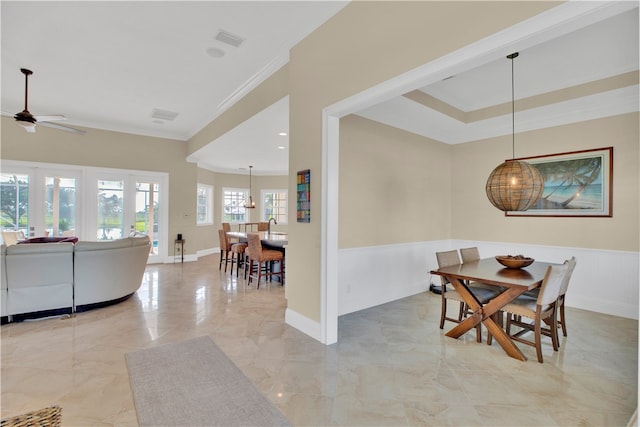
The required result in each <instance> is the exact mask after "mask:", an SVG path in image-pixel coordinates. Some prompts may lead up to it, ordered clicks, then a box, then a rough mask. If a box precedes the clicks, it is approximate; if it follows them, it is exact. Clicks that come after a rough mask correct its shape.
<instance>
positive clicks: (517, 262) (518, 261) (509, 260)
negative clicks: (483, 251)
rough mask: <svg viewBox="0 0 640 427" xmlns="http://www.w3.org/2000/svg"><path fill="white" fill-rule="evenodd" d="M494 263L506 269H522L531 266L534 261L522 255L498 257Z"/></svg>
mask: <svg viewBox="0 0 640 427" xmlns="http://www.w3.org/2000/svg"><path fill="white" fill-rule="evenodd" d="M496 261H498V262H499V263H500V264H502V265H504V266H505V267H507V268H523V267H526V266H528V265H531V264H533V262H534V261H535V259H533V258H529V257H526V256H524V255H498V256H496Z"/></svg>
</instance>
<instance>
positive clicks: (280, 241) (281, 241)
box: [227, 231, 289, 248]
mask: <svg viewBox="0 0 640 427" xmlns="http://www.w3.org/2000/svg"><path fill="white" fill-rule="evenodd" d="M248 234H249V233H246V232H242V231H227V236H229V237H231V238H233V239H237V240H238V241H239V242H244V243H246V242H247V241H248V239H247V235H248ZM253 234H258V235H259V236H260V241H261V242H262V244H263V245H265V246H270V247H274V248H282V247H284V246H286V245H287V243H288V239H289V235H288V234H287V233H282V232H274V231H272V232H271V233H269V232H267V231H256V232H254V233H253Z"/></svg>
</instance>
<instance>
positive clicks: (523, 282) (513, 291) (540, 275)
mask: <svg viewBox="0 0 640 427" xmlns="http://www.w3.org/2000/svg"><path fill="white" fill-rule="evenodd" d="M552 265H558V264H551V263H547V262H540V261H535V262H534V263H533V264H531V265H529V266H527V267H524V268H521V269H512V268H506V267H504V266H503V265H502V264H500V263H499V262H498V261H496V259H495V258H485V259H481V260H479V261H474V262H466V263H464V264H457V265H452V266H448V267H442V268H438V269H437V270H432V271H431V274H437V275H439V276H444V277H446V278H447V279H448V280H449V282H451V284H452V285H453V287H454V289H455V290H456V291H458V292H459V293H460V295H461V296H462V298H463V299H464V301H465V302H466V303H467V305H468V306H469V309H470V310H471V311H472V312H473V313H472V314H470V315H469V316H468V317H467V318H466V319H464V320H463V321H462V322H461V323H459V324H457V325H456V326H455V327H454V328H453V329H451V330H450V331H448V332H447V333H446V335H447V336H448V337H451V338H456V339H457V338H459V337H460V336H462V335H463V334H464V333H466V332H468V331H470V330H471V329H473V328H475V327H476V326H477V325H478V324H479V323H480V322H482V324H483V325H485V326H486V328H487V330H488V331H489V333H491V334H492V335H493V337H494V338H495V339H496V341H498V343H499V344H500V346H502V348H503V349H504V351H505V352H506V353H507V354H508V355H509V356H511V357H513V358H515V359H518V360H523V361H524V360H527V358H526V357H525V355H524V354H523V353H522V351H520V349H519V348H518V347H517V346H516V345H515V343H514V342H513V340H512V339H511V338H510V337H509V335H508V334H507V333H506V332H505V331H504V329H502V327H501V326H500V325H498V323H496V321H495V318H494V314H496V313H498V312H499V311H500V310H501V309H502V308H503V307H504V306H505V305H507V304H508V303H510V302H511V301H513V300H514V299H515V298H517V297H518V295H521V294H522V293H524V292H526V291H528V290H531V289H535V288H537V287H539V286H540V285H541V283H542V280H543V279H544V276H545V273H546V271H547V268H548V267H549V266H552ZM465 281H470V282H480V283H487V284H491V285H497V286H500V287H502V288H503V289H504V291H503V292H501V293H500V294H499V295H498V296H496V297H495V298H493V299H492V300H490V301H489V302H487V303H486V304H484V305H482V304H481V303H480V302H479V301H478V300H477V299H476V297H475V296H474V295H473V294H472V293H471V292H470V291H469V288H468V287H467V285H466V284H465Z"/></svg>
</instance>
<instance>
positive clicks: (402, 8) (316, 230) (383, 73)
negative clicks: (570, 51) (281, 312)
mask: <svg viewBox="0 0 640 427" xmlns="http://www.w3.org/2000/svg"><path fill="white" fill-rule="evenodd" d="M557 4H558V3H552V2H449V1H445V2H352V3H350V4H349V5H347V6H346V7H345V8H344V9H342V10H341V11H340V12H339V13H337V14H336V15H335V16H334V17H333V18H332V19H330V20H329V21H327V22H326V23H325V24H324V25H322V26H321V27H320V28H319V29H318V30H316V31H315V32H314V33H312V34H311V35H310V36H308V37H307V38H305V39H304V40H303V41H302V42H300V43H299V44H298V45H297V46H295V47H294V48H293V49H292V50H291V54H290V62H289V69H288V74H289V96H290V98H289V100H290V104H289V105H290V113H289V114H290V117H289V123H290V128H289V144H290V148H289V170H290V172H291V174H294V173H295V171H298V170H304V169H311V180H312V182H311V193H312V195H311V209H312V210H311V222H310V223H309V224H299V223H293V224H292V225H291V226H290V227H289V248H290V250H289V251H288V252H287V283H288V286H287V299H288V305H289V308H290V309H291V310H293V311H295V312H296V313H298V314H300V315H302V316H304V317H306V318H308V319H311V320H312V321H320V309H321V295H320V291H321V284H320V263H321V253H320V250H321V247H320V246H321V245H320V233H321V222H320V212H321V211H322V209H323V206H322V204H321V200H320V195H321V192H322V186H321V174H322V160H321V159H322V152H321V150H322V109H323V108H325V107H327V106H329V105H331V104H333V103H335V102H337V101H340V100H342V99H345V98H347V97H349V96H351V95H354V94H357V93H359V92H361V91H363V90H366V89H368V88H370V87H372V86H374V85H376V84H378V83H381V82H383V81H385V80H388V79H389V78H392V77H395V76H397V75H399V74H402V73H404V72H407V71H409V70H412V69H414V68H415V67H418V66H420V65H422V64H425V63H427V62H428V61H430V60H433V59H435V58H438V57H441V56H442V55H444V54H447V53H449V52H452V51H454V50H456V49H458V48H461V47H463V46H466V45H469V44H471V43H473V42H475V41H476V40H479V39H481V38H483V37H486V36H488V35H490V34H493V33H495V32H497V31H500V30H502V29H504V28H507V27H509V26H511V25H513V24H515V23H517V22H520V21H522V20H525V19H527V18H529V17H531V16H533V15H535V14H538V13H540V12H542V11H544V10H546V9H549V8H551V7H553V6H556V5H557ZM289 182H290V185H289V188H290V191H293V189H294V188H295V177H294V176H291V178H290V181H289ZM341 227H342V224H341Z"/></svg>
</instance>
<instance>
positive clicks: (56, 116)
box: [33, 114, 67, 123]
mask: <svg viewBox="0 0 640 427" xmlns="http://www.w3.org/2000/svg"><path fill="white" fill-rule="evenodd" d="M33 118H34V119H36V121H37V122H38V123H40V122H53V121H56V120H67V118H66V117H65V116H63V115H62V114H51V115H48V116H40V115H37V116H33Z"/></svg>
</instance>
